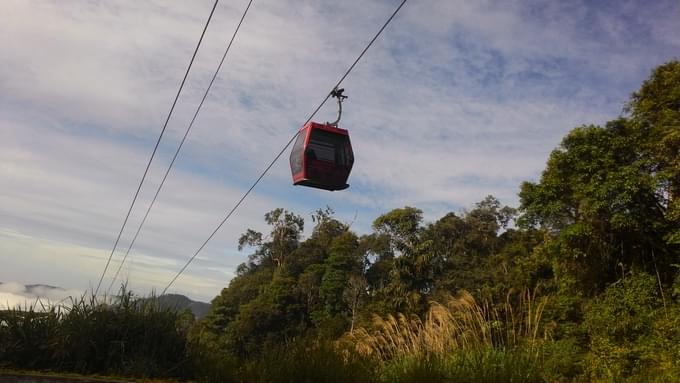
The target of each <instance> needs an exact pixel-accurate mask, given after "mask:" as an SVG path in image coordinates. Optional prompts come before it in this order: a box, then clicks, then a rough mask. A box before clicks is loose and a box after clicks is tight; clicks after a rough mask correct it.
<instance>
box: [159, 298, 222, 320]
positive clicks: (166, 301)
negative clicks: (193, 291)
mask: <svg viewBox="0 0 680 383" xmlns="http://www.w3.org/2000/svg"><path fill="white" fill-rule="evenodd" d="M157 299H158V302H159V303H160V305H161V307H164V308H170V309H173V310H177V311H182V310H184V309H189V310H191V312H192V313H193V314H194V316H195V317H196V319H201V318H203V317H204V316H205V315H206V314H208V311H209V310H210V304H209V303H205V302H198V301H194V300H191V299H190V298H188V297H186V296H184V295H181V294H165V295H161V296H160V297H158V298H157Z"/></svg>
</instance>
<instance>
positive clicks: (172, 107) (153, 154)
mask: <svg viewBox="0 0 680 383" xmlns="http://www.w3.org/2000/svg"><path fill="white" fill-rule="evenodd" d="M217 3H219V0H215V4H213V7H212V10H210V15H209V16H208V20H207V21H206V23H205V26H204V27H203V31H202V32H201V37H200V38H199V39H198V44H196V49H194V53H193V55H192V56H191V61H189V66H188V67H187V70H186V72H184V78H183V79H182V83H181V84H180V85H179V89H178V90H177V94H176V95H175V100H174V101H173V102H172V106H171V107H170V111H169V112H168V116H167V117H166V118H165V123H164V124H163V129H161V133H160V134H159V135H158V139H157V140H156V145H155V146H154V148H153V152H151V157H150V158H149V162H148V163H147V164H146V169H144V174H143V175H142V179H141V180H140V181H139V185H138V186H137V191H135V195H134V197H133V198H132V203H131V204H130V207H129V208H128V211H127V214H126V215H125V220H123V225H122V226H121V227H120V231H119V232H118V236H117V237H116V242H115V243H114V244H113V249H111V254H109V258H108V259H107V260H106V266H104V271H102V275H101V277H99V283H97V289H96V290H95V292H94V296H95V297H96V296H97V294H98V293H99V288H100V287H101V285H102V281H103V280H104V276H105V275H106V271H107V270H108V269H109V264H111V258H113V254H114V253H115V252H116V248H117V247H118V242H119V241H120V237H121V236H122V235H123V230H124V229H125V225H127V221H128V219H129V218H130V213H131V212H132V208H133V207H134V206H135V202H137V197H138V196H139V191H140V190H141V189H142V184H143V183H144V180H145V179H146V175H147V174H148V173H149V167H151V162H152V161H153V158H154V156H155V155H156V151H157V150H158V145H159V144H160V143H161V138H163V133H165V129H166V128H167V127H168V122H169V121H170V116H172V112H173V111H174V110H175V105H177V100H178V99H179V95H180V93H182V88H184V83H185V82H186V80H187V77H188V76H189V71H190V70H191V66H192V65H193V63H194V59H195V58H196V53H198V48H199V47H200V46H201V42H202V41H203V36H205V31H206V30H207V29H208V25H209V24H210V20H211V19H212V17H213V14H214V13H215V8H217Z"/></svg>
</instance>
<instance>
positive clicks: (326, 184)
mask: <svg viewBox="0 0 680 383" xmlns="http://www.w3.org/2000/svg"><path fill="white" fill-rule="evenodd" d="M353 164H354V153H353V152H352V144H351V143H350V140H349V132H347V130H345V129H340V128H337V127H335V126H333V125H331V124H319V123H316V122H311V121H310V122H309V123H307V124H306V125H305V126H303V127H302V129H300V132H298V136H297V140H296V141H295V145H293V150H292V151H291V153H290V170H291V173H293V185H301V186H309V187H313V188H317V189H324V190H330V191H334V190H343V189H347V188H348V187H349V185H348V184H347V178H349V173H350V171H351V170H352V165H353Z"/></svg>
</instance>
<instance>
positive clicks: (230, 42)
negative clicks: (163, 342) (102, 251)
mask: <svg viewBox="0 0 680 383" xmlns="http://www.w3.org/2000/svg"><path fill="white" fill-rule="evenodd" d="M252 4H253V0H250V1H249V2H248V5H247V6H246V9H245V11H243V15H242V16H241V20H240V21H239V22H238V25H237V26H236V29H235V30H234V33H233V34H232V36H231V40H229V44H228V45H227V48H226V49H225V51H224V54H223V55H222V60H220V63H219V65H218V66H217V69H215V73H214V74H213V76H212V79H211V80H210V83H209V84H208V87H207V88H206V90H205V93H203V98H202V99H201V102H200V103H199V104H198V108H196V112H195V113H194V116H193V118H192V119H191V122H190V123H189V126H188V127H187V130H186V131H185V132H184V137H182V141H181V142H180V143H179V146H178V147H177V150H176V151H175V155H174V156H173V157H172V161H170V165H168V168H167V169H166V170H165V175H163V180H162V181H161V183H160V185H158V188H157V189H156V194H155V195H154V196H153V199H152V200H151V203H150V204H149V207H148V208H147V209H146V213H145V214H144V218H143V219H142V222H141V223H140V224H139V227H137V232H136V233H135V236H134V238H132V242H130V246H128V248H127V251H126V252H125V256H124V257H123V260H122V261H121V262H120V264H119V265H118V270H116V274H115V275H114V276H113V279H112V280H111V284H110V285H109V288H108V290H107V291H110V290H111V288H112V287H113V284H114V283H115V282H116V279H117V278H118V274H119V273H120V270H121V269H122V268H123V264H124V263H125V260H126V259H127V258H128V255H129V254H130V250H131V249H132V247H133V246H134V245H135V241H137V237H138V236H139V232H140V231H141V230H142V227H143V226H144V223H146V219H147V217H148V216H149V212H150V211H151V209H152V208H153V206H154V204H155V203H156V199H157V198H158V194H160V192H161V189H162V188H163V185H164V184H165V180H166V179H167V178H168V174H170V170H171V169H172V166H173V165H174V164H175V160H176V159H177V156H178V155H179V152H180V150H182V146H183V145H184V142H185V141H186V139H187V136H189V132H190V131H191V128H192V127H193V126H194V122H195V121H196V117H197V116H198V113H199V112H200V111H201V108H202V107H203V103H204V102H205V99H206V98H207V97H208V93H209V92H210V89H211V88H212V85H213V83H214V82H215V79H216V78H217V75H218V73H219V72H220V69H221V68H222V64H224V61H225V59H226V58H227V54H228V53H229V50H230V49H231V45H232V44H233V43H234V40H235V39H236V35H237V34H238V31H239V29H241V24H243V20H244V19H245V18H246V15H247V14H248V10H249V9H250V6H251V5H252Z"/></svg>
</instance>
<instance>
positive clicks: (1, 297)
mask: <svg viewBox="0 0 680 383" xmlns="http://www.w3.org/2000/svg"><path fill="white" fill-rule="evenodd" d="M82 295H83V291H81V290H75V289H70V290H67V289H64V288H62V287H59V286H52V285H47V284H41V283H35V284H28V285H24V284H22V283H17V282H0V309H6V308H10V307H17V306H21V307H26V306H31V305H35V304H36V303H37V302H41V303H43V304H68V302H69V299H70V298H71V297H73V298H79V297H81V296H82ZM158 301H159V303H160V305H161V306H162V307H165V308H170V309H173V310H177V311H182V310H185V309H189V310H191V312H192V313H193V314H194V316H195V317H196V318H197V319H200V318H202V317H204V316H205V315H206V314H207V313H208V310H209V309H210V304H209V303H205V302H199V301H194V300H192V299H190V298H189V297H186V296H184V295H181V294H166V295H162V296H160V297H158Z"/></svg>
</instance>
